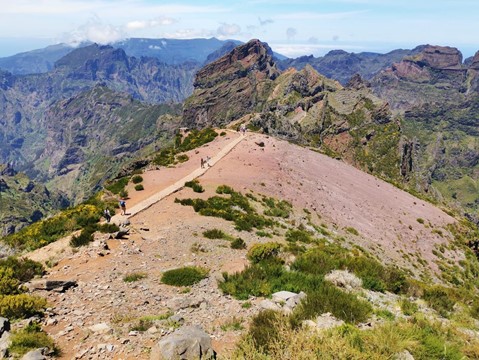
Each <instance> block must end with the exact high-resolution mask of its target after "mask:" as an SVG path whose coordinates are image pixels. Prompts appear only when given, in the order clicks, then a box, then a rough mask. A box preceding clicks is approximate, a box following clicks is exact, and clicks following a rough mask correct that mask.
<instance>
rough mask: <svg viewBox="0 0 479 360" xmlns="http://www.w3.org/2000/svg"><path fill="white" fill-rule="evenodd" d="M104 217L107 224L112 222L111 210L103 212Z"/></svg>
mask: <svg viewBox="0 0 479 360" xmlns="http://www.w3.org/2000/svg"><path fill="white" fill-rule="evenodd" d="M103 216H104V217H105V219H106V222H107V223H109V222H110V220H111V214H110V210H108V209H105V210H103Z"/></svg>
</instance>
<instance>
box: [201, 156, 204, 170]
mask: <svg viewBox="0 0 479 360" xmlns="http://www.w3.org/2000/svg"><path fill="white" fill-rule="evenodd" d="M204 167H205V161H204V160H203V158H201V168H202V169H203V168H204Z"/></svg>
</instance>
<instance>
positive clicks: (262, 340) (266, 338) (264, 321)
mask: <svg viewBox="0 0 479 360" xmlns="http://www.w3.org/2000/svg"><path fill="white" fill-rule="evenodd" d="M281 321H283V319H282V318H281V315H280V314H279V313H277V312H275V311H273V310H265V311H261V312H260V313H259V314H258V315H256V316H255V317H253V319H252V320H251V324H250V328H249V332H248V335H249V336H251V338H252V339H253V342H254V344H255V347H256V348H257V349H259V350H260V351H261V352H264V353H265V354H268V353H269V350H270V346H271V344H272V343H273V342H275V341H277V340H278V339H279V337H280V332H279V325H280V322H281Z"/></svg>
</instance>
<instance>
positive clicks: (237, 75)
mask: <svg viewBox="0 0 479 360" xmlns="http://www.w3.org/2000/svg"><path fill="white" fill-rule="evenodd" d="M278 75H279V71H278V69H277V68H276V66H275V64H274V62H273V59H272V51H271V49H270V48H269V47H268V46H267V45H266V44H263V43H261V42H260V41H259V40H251V41H250V42H248V43H247V44H245V45H242V46H239V47H237V48H235V49H234V50H233V51H231V52H230V53H228V54H227V55H225V56H223V57H222V58H220V59H218V60H217V61H215V62H213V63H211V64H209V65H207V66H205V67H204V68H203V69H201V70H200V71H198V73H197V74H196V77H195V82H194V86H195V90H194V92H193V95H192V96H191V97H190V98H188V99H187V100H186V102H185V106H184V109H185V110H184V113H183V117H184V123H185V124H186V125H188V126H195V125H196V126H202V125H213V126H222V125H225V124H228V123H229V122H230V121H231V120H233V119H237V118H239V117H241V116H242V115H245V114H249V113H251V112H254V111H255V110H256V109H257V108H258V105H259V104H261V103H262V102H263V101H264V99H265V93H267V91H268V85H269V84H270V83H271V81H273V80H274V79H275V78H276V77H278ZM225 94H228V96H225Z"/></svg>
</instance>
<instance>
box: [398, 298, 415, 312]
mask: <svg viewBox="0 0 479 360" xmlns="http://www.w3.org/2000/svg"><path fill="white" fill-rule="evenodd" d="M399 306H401V311H402V312H403V314H404V315H406V316H411V315H414V314H415V313H416V312H417V310H418V306H417V304H416V303H415V302H412V301H410V300H408V299H401V301H400V302H399Z"/></svg>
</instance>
